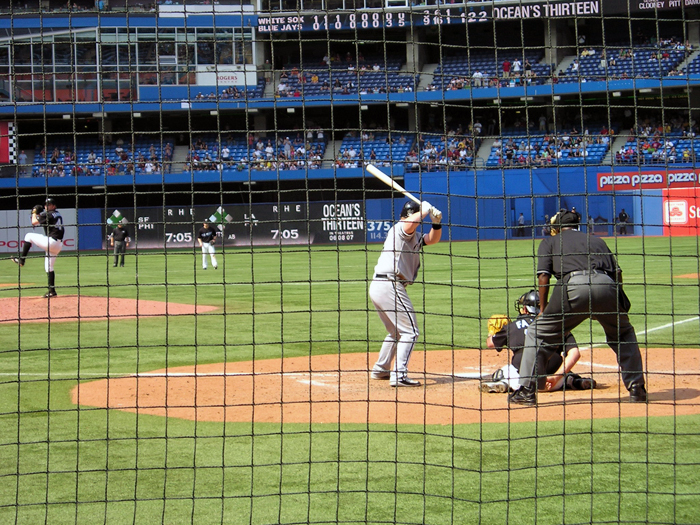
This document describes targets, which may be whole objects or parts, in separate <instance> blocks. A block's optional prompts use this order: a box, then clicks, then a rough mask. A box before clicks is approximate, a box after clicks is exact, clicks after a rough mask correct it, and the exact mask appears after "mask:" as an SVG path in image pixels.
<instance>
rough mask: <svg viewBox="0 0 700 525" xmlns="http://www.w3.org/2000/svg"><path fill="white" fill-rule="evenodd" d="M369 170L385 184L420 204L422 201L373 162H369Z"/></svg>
mask: <svg viewBox="0 0 700 525" xmlns="http://www.w3.org/2000/svg"><path fill="white" fill-rule="evenodd" d="M365 169H366V170H367V171H369V172H370V173H371V174H372V175H374V176H375V177H377V178H378V179H379V180H380V181H382V182H383V183H384V184H386V185H387V186H389V187H390V188H393V189H394V190H395V191H398V192H399V193H402V194H403V195H405V196H406V197H408V198H409V199H411V200H412V201H413V202H417V203H418V204H420V203H421V201H420V199H418V198H416V197H415V196H414V195H413V194H411V193H410V192H408V191H406V190H405V189H404V187H403V186H401V184H399V183H398V182H396V181H395V180H394V179H392V178H391V177H389V175H387V174H386V173H384V172H383V171H380V170H379V169H378V168H377V167H376V166H374V165H373V164H367V166H366V168H365Z"/></svg>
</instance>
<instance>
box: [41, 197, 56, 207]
mask: <svg viewBox="0 0 700 525" xmlns="http://www.w3.org/2000/svg"><path fill="white" fill-rule="evenodd" d="M44 204H45V205H46V206H56V201H55V200H53V199H52V198H51V197H46V200H45V201H44Z"/></svg>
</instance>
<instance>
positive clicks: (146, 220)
mask: <svg viewBox="0 0 700 525" xmlns="http://www.w3.org/2000/svg"><path fill="white" fill-rule="evenodd" d="M324 172H327V173H325V176H326V177H332V175H333V174H334V173H336V174H341V173H342V175H343V176H344V177H346V176H347V177H349V178H353V177H356V178H361V177H363V176H364V175H365V174H364V171H363V170H362V169H356V170H355V169H351V170H336V171H333V170H315V171H312V172H309V176H310V177H312V176H313V178H323V175H324ZM272 173H273V172H255V173H254V174H255V175H256V176H260V177H262V176H268V175H270V174H272ZM292 173H293V174H294V176H295V177H299V176H300V172H292ZM301 173H303V172H301ZM610 173H613V171H612V170H611V168H610V167H600V166H595V167H591V168H586V167H583V168H581V167H578V168H559V169H555V168H545V169H533V170H529V169H522V170H519V169H513V170H485V171H478V172H473V171H468V172H450V173H446V172H429V173H403V170H401V171H400V172H399V171H398V170H394V171H392V172H391V174H392V175H393V176H395V177H399V178H400V177H401V176H403V179H401V178H400V180H402V182H403V184H404V186H405V187H406V189H408V191H410V192H412V193H414V194H415V195H417V196H419V197H420V198H422V199H423V200H428V201H430V202H431V203H432V204H433V205H435V206H437V207H438V208H440V209H441V210H443V212H444V216H445V223H446V226H445V230H444V233H443V238H444V239H447V238H449V239H451V240H456V241H463V240H477V239H484V240H489V239H494V240H496V239H504V238H510V237H513V235H514V232H515V229H514V227H515V226H517V221H518V216H519V215H520V213H522V214H523V216H524V217H525V223H526V225H527V228H526V229H525V232H524V233H525V236H527V237H531V236H533V235H534V236H540V235H541V228H542V226H543V225H544V223H545V216H546V215H549V216H552V215H553V214H554V213H556V212H557V211H558V210H559V208H561V207H565V208H568V209H571V208H572V207H576V209H577V210H578V211H579V212H580V213H581V214H582V216H583V221H584V222H585V223H588V222H589V219H591V218H592V219H593V221H594V225H593V228H594V231H595V233H596V234H598V235H613V234H614V233H615V227H616V226H615V223H616V217H617V216H618V214H619V212H620V210H621V209H622V208H624V209H625V210H626V211H627V213H628V214H629V215H630V220H631V224H630V225H629V226H628V234H634V235H642V234H644V235H664V234H667V233H666V232H665V231H664V218H663V206H664V204H663V203H664V198H663V195H662V191H664V190H662V189H639V188H636V189H631V188H630V187H629V186H624V185H623V186H620V187H619V188H616V187H615V186H614V185H613V186H612V187H610V186H606V185H603V186H601V183H600V180H601V174H610ZM614 173H615V174H618V173H620V171H619V170H616V171H615V172H614ZM639 173H653V170H645V171H643V172H641V171H640V172H639ZM281 174H282V172H280V175H281ZM182 176H186V177H190V175H189V174H182ZM211 176H212V177H214V178H215V177H218V176H219V175H218V174H217V173H212V174H211ZM159 178H160V177H159ZM281 178H283V177H281ZM59 180H61V181H63V180H66V179H59ZM188 180H190V181H191V179H190V178H188ZM52 181H53V179H49V182H52ZM69 182H73V183H75V180H71V181H69ZM696 184H697V182H692V185H693V186H695V185H696ZM111 187H113V188H114V189H117V188H122V186H119V185H115V186H110V188H111ZM166 188H167V186H166ZM618 190H620V191H618ZM224 195H225V193H224ZM448 196H449V197H448ZM59 201H60V198H59ZM343 202H345V203H348V202H350V203H354V204H355V206H354V207H353V208H352V209H353V210H355V211H353V213H356V215H353V216H352V217H331V216H329V215H328V213H329V212H328V210H330V209H332V208H329V207H328V206H329V205H333V204H335V203H332V202H315V201H311V202H308V203H306V202H293V203H273V204H253V205H241V204H227V203H223V204H222V205H221V206H223V208H224V209H225V210H226V211H227V213H229V214H230V217H231V218H230V220H228V221H227V222H226V227H225V230H226V231H225V232H222V236H223V237H222V239H221V240H222V242H224V243H225V244H227V245H231V246H234V245H251V244H254V245H255V244H257V245H275V244H278V243H279V242H280V239H277V238H276V236H286V238H282V239H281V243H282V244H307V243H316V244H319V243H335V242H340V243H344V242H352V243H358V242H359V243H363V242H381V241H383V239H384V235H382V232H384V234H385V232H386V231H387V230H388V228H389V227H390V224H391V222H392V221H394V220H395V219H396V218H398V214H399V210H400V208H401V206H402V205H403V202H404V200H403V199H388V198H387V199H371V200H366V201H362V200H356V201H343ZM219 206H220V205H218V204H212V205H210V206H196V207H194V208H191V209H190V208H182V207H171V206H168V207H159V208H142V209H134V208H126V209H125V208H119V210H120V212H121V213H123V214H124V217H126V220H127V221H128V222H129V223H134V226H133V227H132V234H133V236H134V237H135V240H136V237H137V235H136V234H140V237H141V238H140V239H139V246H140V247H141V248H175V247H180V248H182V247H186V246H190V245H192V246H193V245H194V242H195V241H194V235H195V234H196V231H197V230H198V228H199V227H200V226H201V222H202V221H203V220H204V219H205V218H209V217H210V216H211V215H212V214H213V213H215V212H216V209H217V208H218V207H219ZM275 206H282V209H281V210H279V212H276V211H274V207H275ZM288 206H292V207H293V209H294V210H297V209H298V210H299V211H285V209H284V208H285V207H288ZM324 210H325V211H324ZM61 211H62V212H63V213H64V216H67V213H66V212H67V210H65V209H61ZM114 211H115V208H107V209H80V210H78V212H77V214H74V215H73V216H72V217H75V219H74V220H70V221H67V224H77V225H78V226H79V228H78V231H77V234H76V235H75V236H73V237H71V238H73V239H74V241H73V242H74V245H73V246H71V247H68V246H66V249H73V248H74V247H75V246H77V247H78V249H80V250H88V249H103V248H104V247H105V246H106V240H105V239H106V236H107V235H108V234H109V231H108V230H107V227H106V222H107V219H108V218H109V217H110V215H111V214H112V213H113V212H114ZM28 214H29V211H28V210H23V211H20V213H19V216H20V217H25V218H26V217H28ZM172 214H174V215H172ZM17 216H18V215H17V212H16V211H12V212H8V213H4V214H2V215H0V252H6V253H16V251H17V246H18V242H20V241H21V237H18V235H20V233H21V232H23V231H24V230H22V229H18V228H17ZM253 216H255V217H253ZM251 220H252V223H251ZM332 221H336V222H332ZM338 221H340V222H338ZM347 221H354V222H355V223H354V224H349V223H348V222H347ZM25 222H26V221H25ZM251 224H252V226H251ZM360 224H361V227H360ZM22 226H23V227H26V226H27V225H24V224H23V225H22ZM532 226H534V231H533V228H532ZM263 230H265V231H263ZM275 231H276V233H275ZM22 235H23V234H22ZM229 235H234V237H231V238H229V237H228V236H229ZM16 237H18V238H16ZM251 239H252V240H251Z"/></svg>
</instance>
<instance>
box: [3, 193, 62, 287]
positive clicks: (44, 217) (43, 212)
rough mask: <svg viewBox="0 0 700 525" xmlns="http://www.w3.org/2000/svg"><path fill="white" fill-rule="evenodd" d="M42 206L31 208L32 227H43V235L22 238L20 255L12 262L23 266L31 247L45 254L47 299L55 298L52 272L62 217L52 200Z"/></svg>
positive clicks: (35, 234)
mask: <svg viewBox="0 0 700 525" xmlns="http://www.w3.org/2000/svg"><path fill="white" fill-rule="evenodd" d="M44 205H45V207H44V206H41V205H40V204H39V205H37V206H34V208H32V226H43V227H44V235H42V234H41V233H34V232H31V233H28V234H26V235H25V236H24V244H23V245H22V254H21V255H20V256H19V257H13V258H12V261H13V262H15V263H16V264H18V265H19V266H24V261H25V260H26V258H27V255H28V254H29V250H30V249H31V247H32V246H36V247H38V248H41V249H42V250H44V251H45V252H46V258H45V259H44V268H45V270H46V273H47V274H48V275H49V291H48V292H47V293H46V295H44V297H46V298H47V299H48V298H50V297H56V295H57V294H56V287H55V279H56V277H55V275H56V274H55V273H54V271H53V267H54V263H55V261H56V256H57V255H58V254H59V253H60V252H61V249H62V248H63V234H64V229H63V217H61V214H60V212H59V211H58V210H57V209H56V203H55V201H54V200H53V199H52V198H50V197H49V198H48V199H46V202H45V203H44Z"/></svg>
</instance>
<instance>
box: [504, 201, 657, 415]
mask: <svg viewBox="0 0 700 525" xmlns="http://www.w3.org/2000/svg"><path fill="white" fill-rule="evenodd" d="M577 225H578V219H577V217H576V215H575V214H574V213H571V212H568V211H563V212H560V213H558V214H557V215H556V216H555V219H553V226H554V229H555V231H556V229H558V228H560V229H561V232H560V233H559V234H558V235H555V236H553V237H549V238H548V239H544V240H543V241H542V242H541V243H540V246H539V249H538V251H537V257H538V263H537V274H538V281H539V293H540V303H541V306H542V308H543V312H542V315H541V316H540V317H539V318H537V320H536V321H535V322H534V323H532V324H531V325H530V327H529V328H528V332H527V335H526V337H525V349H524V350H523V358H522V362H521V365H520V371H521V375H520V384H521V385H522V386H523V387H525V388H521V389H520V390H518V392H516V394H518V393H520V395H519V396H518V397H515V395H514V396H513V397H512V398H511V400H512V401H514V402H516V403H522V404H534V403H535V402H536V397H535V396H536V393H535V392H536V391H535V389H533V388H532V382H533V381H534V379H535V377H536V375H537V372H536V370H535V358H536V354H537V351H538V349H539V348H540V347H541V346H542V345H543V344H561V342H562V340H563V334H565V333H568V332H570V331H571V330H573V329H574V328H576V327H577V326H578V325H579V324H581V323H582V322H583V321H584V320H586V319H588V318H592V319H595V320H596V321H598V322H599V323H600V324H601V326H602V327H603V329H604V330H605V336H606V338H607V343H608V344H609V345H610V347H611V348H612V349H613V350H614V351H615V353H616V354H617V361H618V363H619V365H620V369H621V371H622V379H623V381H624V383H625V386H626V387H627V389H628V390H630V397H631V400H632V401H646V390H645V388H644V375H643V366H642V356H641V353H640V352H639V345H638V344H637V335H636V334H635V331H634V327H633V326H632V325H631V324H630V321H629V317H628V316H627V311H628V310H629V302H628V301H627V296H626V295H625V294H624V292H622V288H621V283H622V276H621V270H620V267H619V266H618V265H617V261H616V260H615V257H614V256H613V254H612V253H611V252H610V249H609V248H608V246H607V244H605V242H604V241H603V240H602V239H599V238H597V237H595V236H592V235H587V234H586V233H583V232H579V231H577V230H575V229H573V228H575V227H576V226H577ZM552 275H553V276H554V277H556V279H557V283H556V285H555V286H554V288H553V290H552V297H551V300H550V301H549V302H547V297H548V294H549V281H550V278H551V276H552ZM616 281H617V282H616ZM618 283H620V284H618ZM625 303H626V304H625ZM528 370H529V372H528ZM528 395H529V396H530V397H529V398H527V399H524V397H525V396H528Z"/></svg>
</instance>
